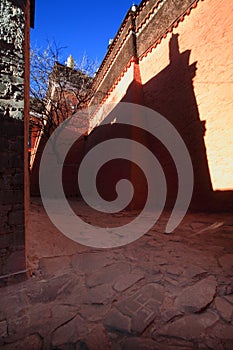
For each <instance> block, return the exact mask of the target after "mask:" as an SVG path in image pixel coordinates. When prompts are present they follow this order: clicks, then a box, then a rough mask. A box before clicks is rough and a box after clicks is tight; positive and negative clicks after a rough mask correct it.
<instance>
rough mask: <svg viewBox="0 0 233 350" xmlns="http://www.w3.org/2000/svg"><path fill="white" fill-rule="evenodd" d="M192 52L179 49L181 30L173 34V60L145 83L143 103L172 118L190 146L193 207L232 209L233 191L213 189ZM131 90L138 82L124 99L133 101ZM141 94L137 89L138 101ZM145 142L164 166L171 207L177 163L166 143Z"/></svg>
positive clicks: (149, 138)
mask: <svg viewBox="0 0 233 350" xmlns="http://www.w3.org/2000/svg"><path fill="white" fill-rule="evenodd" d="M190 54H191V50H186V51H184V52H180V51H179V43H178V34H176V35H174V34H173V35H172V38H171V40H170V42H169V58H170V63H169V65H168V66H167V67H165V68H164V69H163V70H162V71H161V72H160V73H159V74H157V75H156V76H154V77H153V78H152V79H151V80H149V81H148V82H147V83H146V84H145V85H143V86H142V95H143V104H144V105H145V106H147V107H149V108H151V109H153V110H155V111H157V112H159V113H160V114H162V115H163V116H164V117H165V118H166V119H167V120H168V121H170V122H171V123H172V124H173V126H174V127H175V128H176V130H177V131H178V132H179V134H180V135H181V137H182V139H183V140H184V142H185V144H186V146H187V148H188V150H189V153H190V156H191V160H192V164H193V170H194V191H193V197H192V203H191V208H192V209H202V210H203V209H207V210H218V209H221V210H222V209H224V210H225V209H227V210H229V209H232V206H233V205H232V203H233V191H215V192H214V191H213V189H212V184H211V178H210V173H209V168H208V159H207V154H206V147H205V143H204V136H205V131H206V129H205V121H201V120H200V117H199V112H198V107H197V102H196V97H195V93H194V87H193V78H194V77H195V75H196V74H198V72H197V68H196V65H197V62H194V63H191V64H190V63H189V59H190ZM132 85H133V84H132ZM132 91H133V92H135V86H134V87H133V86H130V87H129V88H128V91H127V93H126V95H125V97H124V98H123V101H132ZM138 96H139V93H138V92H137V93H136V94H135V97H136V99H135V100H136V101H135V100H134V101H135V102H137V97H138ZM139 103H140V101H139ZM167 137H168V138H169V135H167ZM142 139H143V137H142V136H141V140H142ZM144 139H145V137H144ZM146 146H147V147H148V148H150V149H151V151H152V152H153V153H154V154H155V156H156V157H157V158H158V159H159V161H160V163H161V165H162V167H163V169H164V172H165V175H166V180H167V185H168V198H167V206H169V207H170V206H172V205H173V204H174V201H175V199H176V194H177V191H178V179H177V173H176V169H175V165H174V163H173V161H172V159H171V157H170V155H169V154H168V152H167V150H166V149H165V147H164V146H163V145H162V144H161V143H160V142H159V141H158V140H155V139H154V138H152V137H151V136H150V135H149V136H147V137H146Z"/></svg>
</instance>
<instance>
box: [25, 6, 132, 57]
mask: <svg viewBox="0 0 233 350" xmlns="http://www.w3.org/2000/svg"><path fill="white" fill-rule="evenodd" d="M135 3H136V4H138V3H139V1H138V2H137V1H135ZM132 4H133V1H132V0H115V1H106V0H98V1H94V0H87V1H82V0H67V1H64V0H56V1H54V0H36V11H35V28H34V29H32V30H31V46H32V47H34V46H35V45H37V46H38V47H41V48H43V47H46V43H47V39H48V40H50V41H52V40H53V39H54V40H55V41H56V43H57V44H58V46H59V47H63V46H65V47H66V49H64V50H63V53H64V56H67V57H68V56H69V54H72V55H73V57H74V58H75V60H79V59H80V58H81V57H82V56H83V54H84V53H85V54H86V55H87V56H88V57H90V59H91V60H97V61H98V62H99V63H101V62H102V60H103V58H104V56H105V54H106V52H107V46H108V41H109V39H111V38H114V36H115V35H116V33H117V31H118V29H119V26H120V24H121V22H122V20H123V19H124V17H125V15H126V13H127V11H128V10H129V8H130V7H131V6H132Z"/></svg>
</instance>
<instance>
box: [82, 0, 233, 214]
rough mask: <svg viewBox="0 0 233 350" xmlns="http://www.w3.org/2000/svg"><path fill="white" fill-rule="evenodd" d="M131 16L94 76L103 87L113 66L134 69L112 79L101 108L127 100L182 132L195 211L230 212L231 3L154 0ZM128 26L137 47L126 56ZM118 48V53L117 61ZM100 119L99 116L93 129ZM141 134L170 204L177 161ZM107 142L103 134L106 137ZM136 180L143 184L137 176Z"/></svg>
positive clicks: (92, 142)
mask: <svg viewBox="0 0 233 350" xmlns="http://www.w3.org/2000/svg"><path fill="white" fill-rule="evenodd" d="M159 4H160V5H159ZM130 16H134V14H132V13H131V14H128V15H127V16H126V19H125V20H124V22H123V23H122V29H121V28H120V29H119V31H118V34H117V36H116V38H115V41H114V43H113V47H112V48H111V49H110V51H109V52H108V54H107V56H106V58H105V60H104V61H103V64H102V66H101V69H100V72H99V73H98V74H97V77H96V82H98V84H99V85H98V84H97V85H98V86H99V89H100V87H101V84H100V81H101V79H102V81H104V80H106V77H107V76H108V67H110V66H109V62H112V66H111V72H113V68H112V67H113V66H116V67H118V68H119V66H120V67H121V66H122V57H124V62H130V61H131V62H132V63H131V65H130V66H129V65H128V66H125V67H124V69H122V71H121V74H117V75H116V76H114V75H113V74H111V75H109V76H108V78H109V79H108V84H110V83H111V88H110V89H109V90H108V93H107V94H106V96H105V98H104V99H103V100H102V103H101V105H106V103H108V102H111V101H114V102H120V101H129V102H134V103H139V104H143V105H146V106H148V107H150V108H152V109H154V110H156V111H158V112H159V113H161V114H162V115H163V116H164V117H166V118H167V119H168V120H169V121H170V122H171V123H172V124H173V125H174V127H175V128H176V129H177V130H178V132H179V133H180V135H181V136H182V138H183V140H184V141H185V143H186V146H187V148H188V150H189V152H190V155H191V159H192V163H193V169H194V194H193V200H192V206H193V208H196V209H204V208H206V209H210V210H212V209H229V208H232V203H233V202H232V194H233V176H232V175H233V159H232V154H233V141H232V140H233V137H232V136H233V135H232V129H233V119H232V109H233V107H232V96H233V87H232V82H233V79H232V78H233V62H232V61H233V58H232V36H233V2H231V1H230V2H227V1H224V0H215V1H211V0H203V1H201V0H199V1H194V0H185V1H181V0H176V1H171V0H167V1H159V2H158V1H155V0H149V1H143V2H142V3H141V4H140V6H139V8H138V11H137V12H136V15H135V17H134V20H130V19H129V18H130ZM130 21H131V23H133V26H132V27H131V33H130V32H129V33H128V36H129V37H130V35H131V36H132V42H133V43H134V45H135V47H134V49H131V50H125V53H124V55H123V54H122V47H121V44H120V43H121V42H122V37H124V35H123V33H124V28H125V26H127V23H128V22H130ZM134 33H136V37H133V35H134ZM117 48H118V50H119V52H120V51H121V54H119V55H118V56H117V55H116V51H117ZM114 50H115V51H114ZM114 52H115V53H114ZM126 56H127V59H126ZM106 62H108V65H107V64H106ZM132 74H133V77H134V79H133V80H132ZM97 92H98V88H97ZM100 121H101V118H100V116H99V115H98V113H97V114H95V116H94V118H93V119H92V121H91V123H90V126H91V129H90V131H91V130H92V128H93V127H95V126H97V125H99V123H100ZM95 133H96V132H95ZM136 134H137V137H136V139H137V138H139V139H140V140H142V142H143V143H144V144H145V145H146V146H147V147H149V148H150V149H151V150H152V151H153V152H154V154H155V155H156V157H158V159H159V160H160V162H161V164H162V166H163V169H164V171H165V174H166V179H167V184H168V197H170V204H172V203H174V199H175V197H176V193H177V188H178V181H177V175H176V170H175V167H174V164H172V163H173V162H172V159H171V158H170V156H169V155H168V154H167V153H166V151H165V150H164V147H162V146H161V145H160V144H159V143H158V142H157V141H156V140H154V139H151V137H150V136H149V135H143V134H142V135H141V136H139V134H138V133H137V132H136ZM93 135H94V133H93V134H90V136H89V140H88V143H89V144H90V145H92V146H91V147H93V146H94V145H95V144H97V143H98V141H102V140H103V131H102V132H101V137H100V139H99V140H98V137H96V136H95V138H94V136H93ZM96 135H97V133H96ZM132 135H133V133H132V134H131V136H132ZM109 136H110V134H109V131H106V133H105V137H106V138H109ZM168 137H169V135H168ZM87 149H88V147H87ZM133 173H134V172H132V176H133V177H135V175H133ZM106 178H107V180H106V182H105V184H104V186H105V188H104V191H105V192H106V191H107V190H106V187H107V186H108V182H110V176H108V174H107V177H106ZM136 178H137V181H139V182H140V181H141V180H138V179H139V178H140V176H137V175H136ZM141 184H142V183H141ZM142 186H144V185H143V184H142ZM168 202H169V198H168Z"/></svg>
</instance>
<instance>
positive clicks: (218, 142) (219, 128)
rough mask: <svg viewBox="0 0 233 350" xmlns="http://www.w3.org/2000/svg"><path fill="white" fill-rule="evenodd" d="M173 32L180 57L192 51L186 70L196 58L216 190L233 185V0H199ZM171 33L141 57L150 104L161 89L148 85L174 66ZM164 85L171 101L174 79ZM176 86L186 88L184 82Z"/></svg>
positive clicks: (199, 101) (194, 82) (200, 109)
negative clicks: (171, 63)
mask: <svg viewBox="0 0 233 350" xmlns="http://www.w3.org/2000/svg"><path fill="white" fill-rule="evenodd" d="M173 34H178V45H179V52H180V59H182V58H181V55H182V53H183V55H184V54H185V51H186V50H190V56H189V60H188V62H187V67H186V68H188V65H189V66H190V65H192V64H194V63H195V62H196V72H195V76H194V77H193V79H191V76H190V84H191V80H192V85H193V92H194V95H195V99H196V104H197V111H196V113H198V115H196V116H194V117H198V118H199V119H200V120H201V121H205V128H206V131H205V136H204V143H205V147H206V153H207V161H208V167H209V172H210V177H211V183H212V186H213V189H214V190H230V189H233V159H232V158H233V131H232V130H233V119H232V96H233V56H232V37H233V2H232V1H228V2H226V1H224V0H215V1H211V0H204V1H199V2H198V5H197V7H196V8H195V9H193V10H192V11H191V13H190V15H189V16H185V18H184V21H183V22H180V23H179V25H178V27H177V28H175V29H174V30H173ZM171 37H172V34H170V33H169V34H168V35H167V37H166V38H165V39H163V40H162V42H161V44H160V45H158V46H157V47H156V48H155V49H153V50H152V52H151V53H149V54H148V56H147V57H144V58H143V59H142V60H141V61H140V71H141V79H142V84H143V85H144V86H145V88H144V93H145V99H146V101H147V102H148V100H150V101H149V102H148V104H149V105H152V107H153V103H155V104H156V105H157V104H159V103H160V102H159V101H157V99H158V96H159V92H158V90H160V89H161V87H160V86H154V87H153V90H152V89H151V87H150V91H148V88H146V84H147V83H148V82H149V80H150V79H153V78H155V77H156V76H157V75H158V74H159V73H160V72H161V71H162V70H164V69H165V68H166V67H167V66H169V63H170V60H169V42H170V40H171ZM177 69H178V68H176V69H174V70H173V71H172V72H171V74H169V76H167V77H166V76H164V79H169V80H175V79H176V77H177ZM184 70H185V67H182V70H181V71H180V72H179V75H181V76H182V74H184ZM164 84H165V85H167V88H165V91H164V92H163V94H164V97H165V99H167V101H171V100H172V99H173V98H172V97H171V95H172V94H173V91H172V89H170V90H169V88H170V86H171V84H170V82H169V81H168V82H167V84H166V82H164ZM148 85H149V84H148ZM188 88H189V87H188V86H187V87H182V92H183V93H184V94H185V91H187V90H188ZM174 89H180V86H179V84H178V82H177V85H176V87H175V86H174ZM173 97H174V100H175V101H173V102H174V104H177V98H176V94H173ZM151 100H154V101H155V100H156V102H151ZM181 102H184V101H181ZM184 105H185V102H184ZM183 107H184V106H182V103H181V105H180V106H178V108H181V109H183ZM193 108H195V106H194V104H193ZM174 112H175V111H174ZM177 118H178V116H177Z"/></svg>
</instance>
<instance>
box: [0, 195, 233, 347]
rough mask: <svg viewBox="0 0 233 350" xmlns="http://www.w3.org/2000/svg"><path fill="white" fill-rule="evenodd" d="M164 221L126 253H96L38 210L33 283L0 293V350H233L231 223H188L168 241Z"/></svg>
mask: <svg viewBox="0 0 233 350" xmlns="http://www.w3.org/2000/svg"><path fill="white" fill-rule="evenodd" d="M73 204H74V206H76V209H77V210H78V211H79V212H80V213H81V215H82V216H83V218H84V219H86V221H88V220H89V221H91V222H95V223H98V220H99V222H101V223H102V224H103V225H104V223H106V222H105V218H104V217H102V218H98V216H94V215H93V213H90V211H88V209H86V208H85V206H83V204H82V203H81V202H77V203H75V202H74V203H73ZM131 216H132V213H128V214H127V213H122V214H117V215H115V216H114V215H113V216H112V221H114V220H117V222H118V224H122V223H124V222H125V221H127V220H129V218H130V217H131ZM166 220H167V214H165V215H164V216H163V217H162V219H160V220H159V222H158V223H157V224H156V225H155V226H154V228H153V229H152V230H151V231H150V232H148V233H147V234H146V235H144V236H143V237H142V238H141V239H139V240H138V241H136V242H134V243H131V244H129V245H127V246H124V247H120V248H116V249H108V250H101V249H91V248H88V247H84V246H81V245H79V244H77V243H73V242H71V241H70V240H69V239H68V238H66V237H65V236H63V235H62V234H60V233H59V232H58V231H57V230H56V229H55V228H54V227H53V225H52V224H51V223H50V221H49V220H48V218H47V217H46V214H45V213H44V211H43V209H42V206H41V204H40V203H39V201H38V200H37V201H36V200H33V204H32V209H31V224H30V230H31V231H30V235H29V237H28V251H29V255H30V268H31V269H32V272H33V273H32V277H31V278H30V279H28V280H27V281H25V282H22V283H19V284H17V285H15V286H12V285H9V286H7V287H3V288H1V289H0V300H1V302H0V348H1V349H5V350H12V349H15V350H16V349H17V350H21V349H22V350H39V349H41V350H42V349H43V350H46V349H54V350H55V349H57V350H58V349H60V350H68V349H72V350H81V349H89V350H105V349H106V350H108V349H109V350H110V349H111V350H120V349H123V350H131V349H132V350H142V349H144V350H149V349H155V350H157V349H158V350H180V349H181V350H189V349H201V350H202V349H203V350H204V349H214V350H225V349H226V350H232V349H233V218H232V216H231V215H230V214H203V213H202V214H201V213H199V214H197V213H196V214H188V215H187V216H186V217H185V219H184V220H183V222H182V224H181V225H180V226H179V228H177V229H176V230H175V232H173V233H172V234H170V235H166V234H164V233H163V232H164V231H163V230H164V226H165V223H166Z"/></svg>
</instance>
